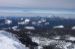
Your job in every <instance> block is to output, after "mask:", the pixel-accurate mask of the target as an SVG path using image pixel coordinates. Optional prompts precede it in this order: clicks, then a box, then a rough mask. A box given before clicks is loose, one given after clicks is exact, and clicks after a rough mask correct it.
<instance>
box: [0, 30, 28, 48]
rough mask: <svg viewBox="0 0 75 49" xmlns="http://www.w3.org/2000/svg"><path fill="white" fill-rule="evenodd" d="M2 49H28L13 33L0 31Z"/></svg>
mask: <svg viewBox="0 0 75 49" xmlns="http://www.w3.org/2000/svg"><path fill="white" fill-rule="evenodd" d="M0 49H28V48H27V47H25V45H23V44H21V42H19V40H18V39H17V38H16V37H15V36H14V35H13V34H11V33H9V32H6V31H3V30H0Z"/></svg>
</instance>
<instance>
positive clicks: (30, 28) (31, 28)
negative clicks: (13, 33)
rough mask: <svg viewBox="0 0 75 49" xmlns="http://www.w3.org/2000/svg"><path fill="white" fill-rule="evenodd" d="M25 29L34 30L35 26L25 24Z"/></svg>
mask: <svg viewBox="0 0 75 49" xmlns="http://www.w3.org/2000/svg"><path fill="white" fill-rule="evenodd" d="M25 29H29V30H35V27H33V26H26V27H25Z"/></svg>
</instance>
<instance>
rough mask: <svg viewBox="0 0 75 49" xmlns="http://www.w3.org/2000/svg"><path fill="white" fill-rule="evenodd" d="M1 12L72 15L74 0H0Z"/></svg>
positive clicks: (74, 6) (74, 5)
mask: <svg viewBox="0 0 75 49" xmlns="http://www.w3.org/2000/svg"><path fill="white" fill-rule="evenodd" d="M9 9H10V10H9ZM38 9H39V10H38ZM10 11H11V12H10ZM3 12H5V13H8V14H9V13H20V14H22V13H26V12H27V13H47V14H48V13H50V14H51V13H52V14H53V13H54V14H64V13H65V14H73V15H74V14H75V0H0V13H3Z"/></svg>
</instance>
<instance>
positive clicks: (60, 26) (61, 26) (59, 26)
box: [53, 25, 64, 28]
mask: <svg viewBox="0 0 75 49" xmlns="http://www.w3.org/2000/svg"><path fill="white" fill-rule="evenodd" d="M53 28H64V26H63V25H58V26H54V27H53Z"/></svg>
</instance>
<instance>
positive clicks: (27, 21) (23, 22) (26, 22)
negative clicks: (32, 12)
mask: <svg viewBox="0 0 75 49" xmlns="http://www.w3.org/2000/svg"><path fill="white" fill-rule="evenodd" d="M21 20H23V19H22V18H21ZM29 22H30V19H25V20H24V21H21V22H18V24H21V25H24V24H28V23H29Z"/></svg>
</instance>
